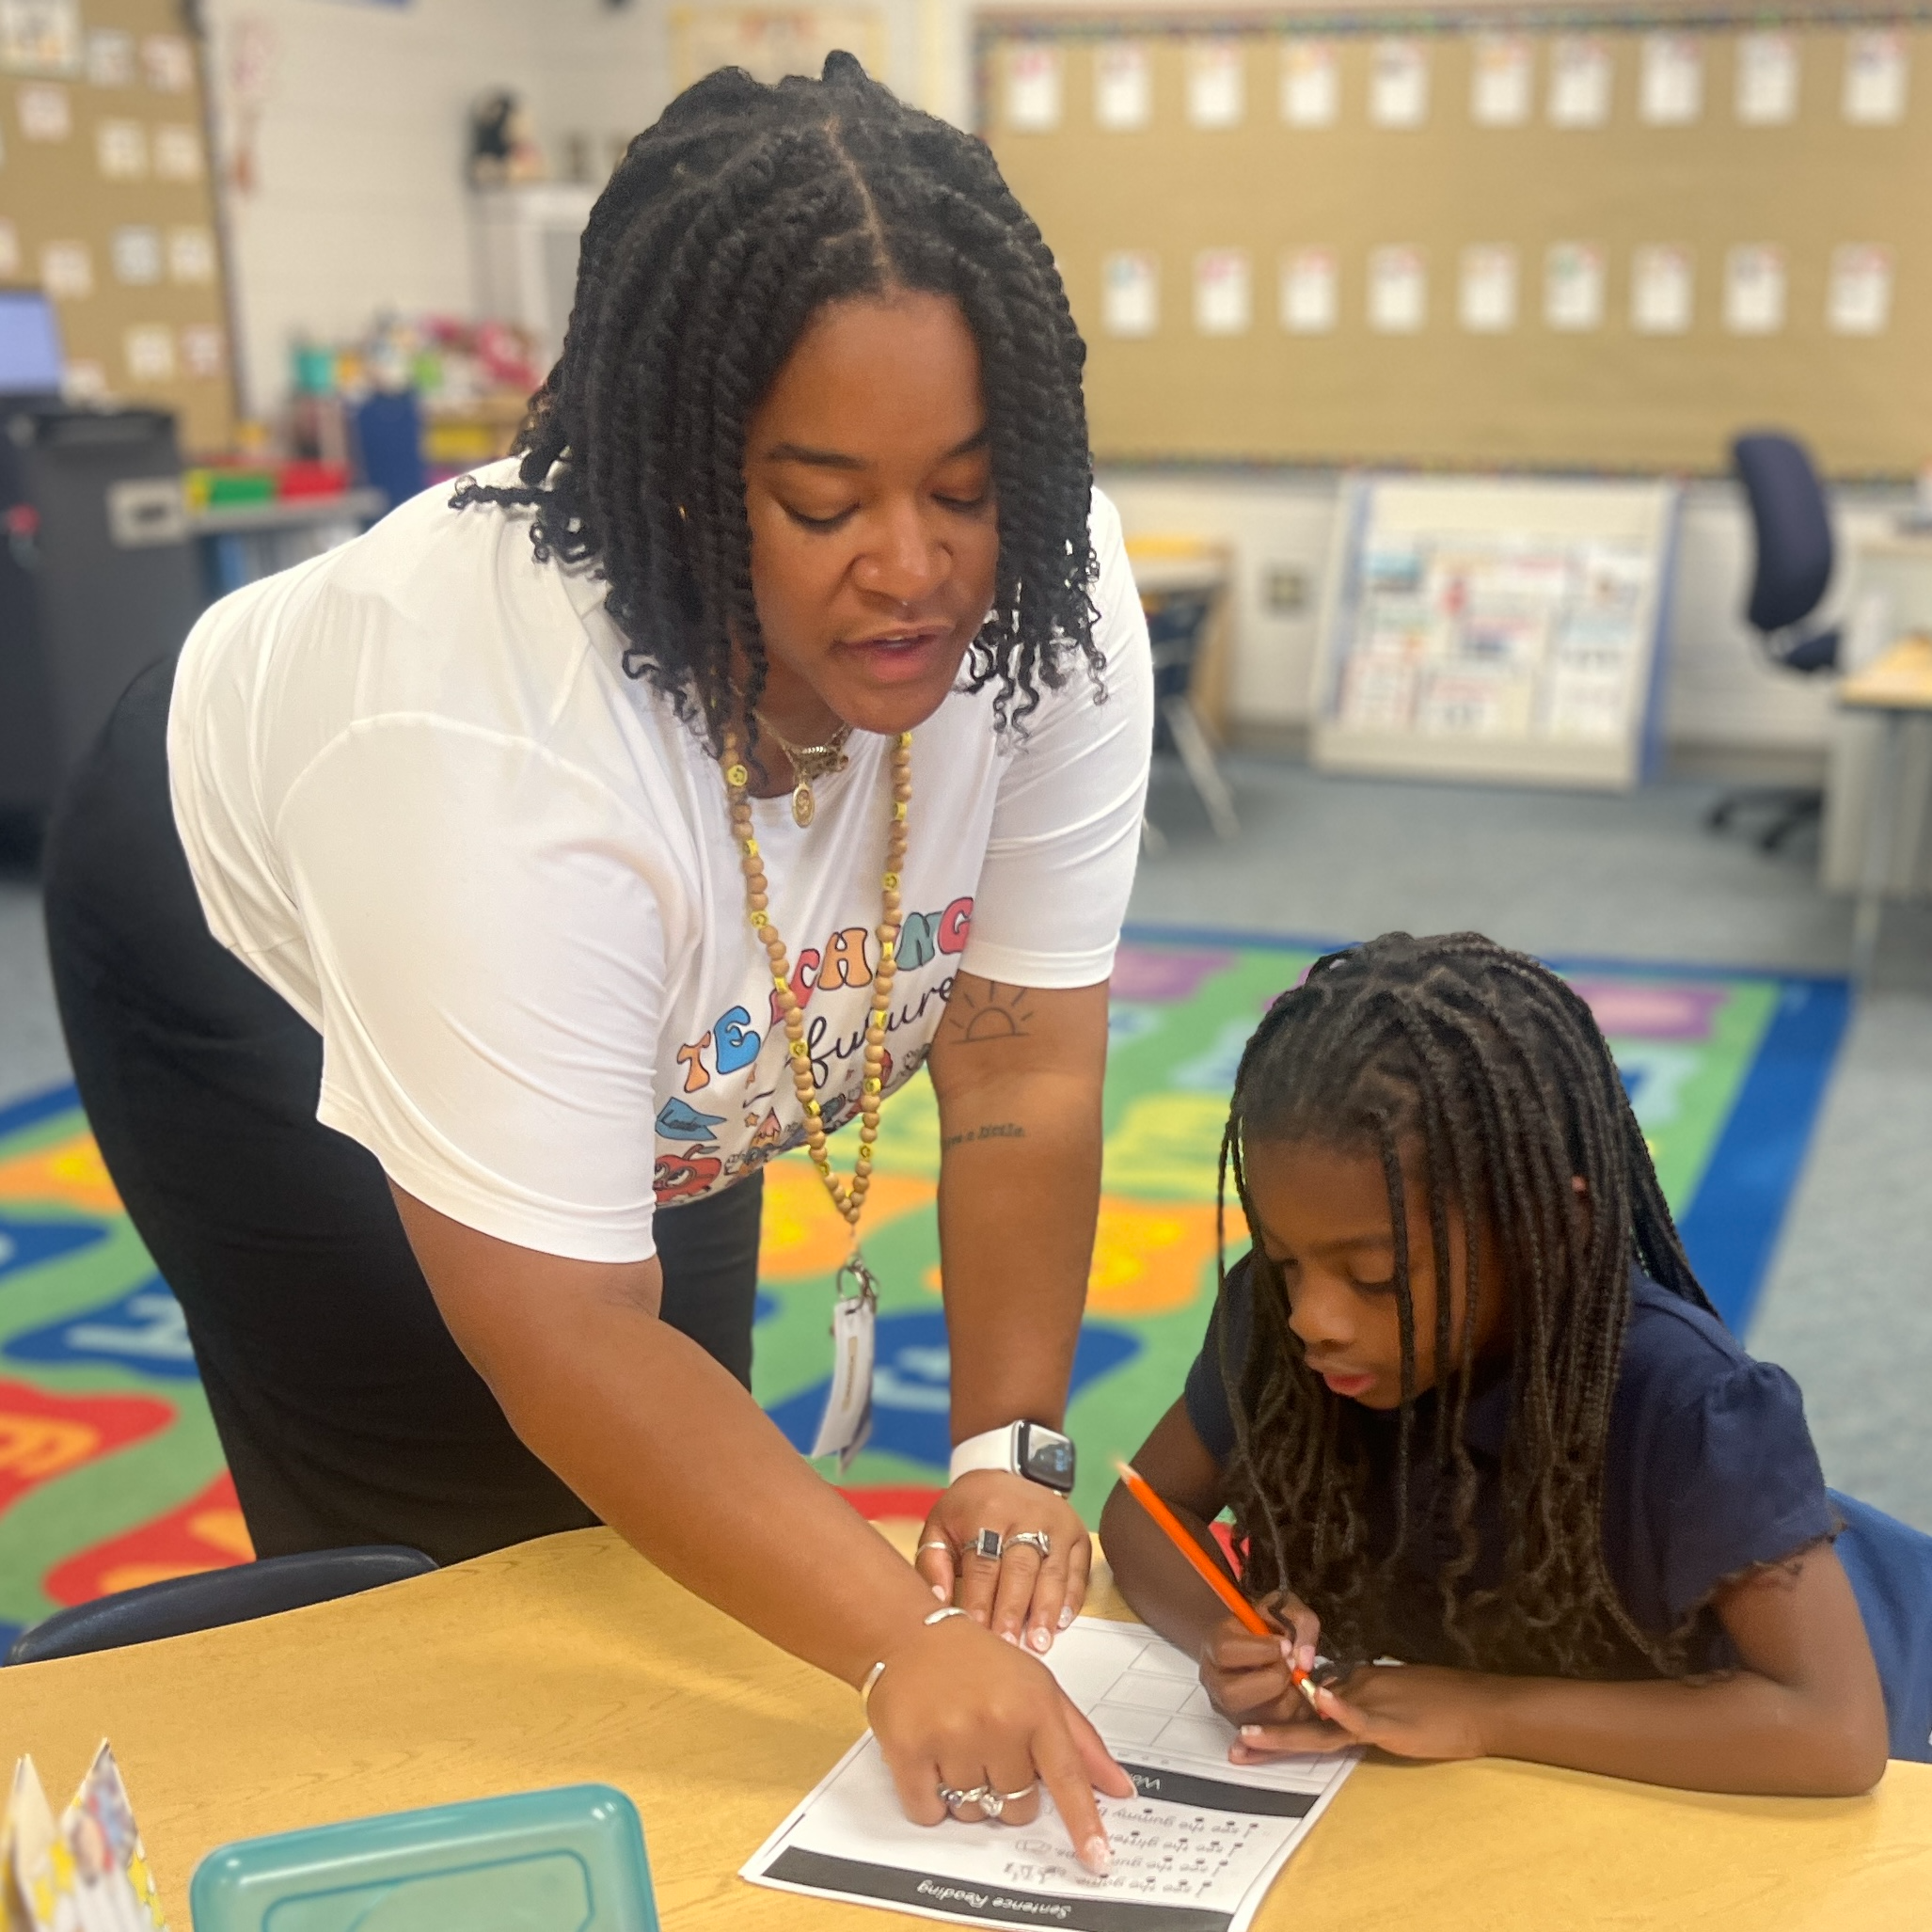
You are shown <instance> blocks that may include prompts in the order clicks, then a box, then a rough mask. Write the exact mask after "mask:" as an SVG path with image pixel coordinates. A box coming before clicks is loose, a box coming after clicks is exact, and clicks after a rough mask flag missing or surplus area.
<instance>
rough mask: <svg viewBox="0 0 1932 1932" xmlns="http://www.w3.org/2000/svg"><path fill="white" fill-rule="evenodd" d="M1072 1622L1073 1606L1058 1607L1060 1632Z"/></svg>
mask: <svg viewBox="0 0 1932 1932" xmlns="http://www.w3.org/2000/svg"><path fill="white" fill-rule="evenodd" d="M1072 1621H1073V1606H1072V1605H1071V1604H1063V1605H1062V1606H1061V1607H1060V1628H1061V1629H1062V1630H1064V1629H1066V1628H1067V1626H1068V1625H1069V1623H1072Z"/></svg>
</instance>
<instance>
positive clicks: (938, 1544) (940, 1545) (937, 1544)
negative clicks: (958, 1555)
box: [914, 1536, 953, 1557]
mask: <svg viewBox="0 0 1932 1932" xmlns="http://www.w3.org/2000/svg"><path fill="white" fill-rule="evenodd" d="M929 1549H942V1550H944V1551H945V1553H946V1554H947V1556H951V1555H952V1553H953V1545H952V1544H950V1543H948V1542H947V1541H946V1539H945V1538H944V1537H943V1536H941V1537H936V1538H935V1539H934V1540H933V1541H932V1542H931V1543H922V1544H920V1545H919V1547H918V1549H917V1551H916V1552H914V1554H915V1555H918V1556H922V1557H923V1556H924V1555H925V1554H926V1551H927V1550H929Z"/></svg>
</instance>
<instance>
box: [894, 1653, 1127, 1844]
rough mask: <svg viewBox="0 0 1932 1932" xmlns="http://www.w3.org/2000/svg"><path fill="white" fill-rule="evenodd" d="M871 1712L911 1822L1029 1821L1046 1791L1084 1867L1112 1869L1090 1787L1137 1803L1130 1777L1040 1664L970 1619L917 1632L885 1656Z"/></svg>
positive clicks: (1099, 1816) (1105, 1838)
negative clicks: (1133, 1799)
mask: <svg viewBox="0 0 1932 1932" xmlns="http://www.w3.org/2000/svg"><path fill="white" fill-rule="evenodd" d="M867 1715H868V1716H869V1718H870V1719H871V1723H872V1733H873V1735H874V1736H875V1737H877V1738H878V1739H879V1750H881V1751H882V1752H883V1753H884V1754H885V1761H886V1764H887V1765H888V1766H890V1767H891V1770H892V1774H893V1781H894V1782H895V1784H896V1785H897V1787H898V1793H899V1802H900V1803H901V1804H902V1805H903V1806H904V1807H905V1809H906V1815H907V1816H908V1817H909V1818H911V1820H912V1821H913V1822H914V1823H915V1824H919V1825H937V1824H939V1823H940V1822H941V1820H942V1819H943V1818H946V1817H948V1816H951V1817H956V1818H958V1819H961V1820H962V1821H964V1822H967V1823H973V1822H974V1821H976V1820H978V1819H982V1818H989V1817H990V1818H994V1819H997V1820H998V1821H999V1822H1000V1823H1002V1824H1006V1825H1030V1824H1031V1823H1032V1822H1033V1821H1034V1819H1035V1818H1037V1816H1038V1815H1039V1804H1040V1792H1041V1790H1042V1788H1044V1789H1045V1790H1046V1791H1047V1792H1048V1793H1049V1794H1050V1795H1051V1796H1052V1797H1053V1804H1054V1806H1055V1808H1056V1809H1057V1810H1058V1812H1059V1813H1060V1817H1061V1819H1062V1821H1063V1822H1064V1823H1065V1825H1066V1827H1067V1831H1068V1835H1069V1837H1070V1838H1071V1840H1072V1842H1073V1849H1074V1852H1075V1853H1076V1854H1077V1856H1078V1857H1079V1859H1080V1861H1081V1862H1082V1863H1083V1864H1085V1865H1086V1866H1087V1867H1088V1868H1089V1869H1090V1870H1092V1871H1095V1872H1104V1871H1105V1870H1106V1869H1107V1863H1108V1859H1109V1851H1108V1846H1107V1834H1106V1830H1105V1828H1104V1827H1103V1826H1102V1825H1101V1813H1100V1808H1099V1806H1098V1805H1097V1804H1096V1803H1095V1801H1094V1791H1095V1789H1096V1787H1098V1788H1099V1789H1100V1790H1101V1791H1103V1792H1105V1793H1106V1794H1107V1796H1108V1797H1132V1796H1133V1791H1134V1787H1133V1781H1132V1779H1131V1778H1129V1777H1128V1775H1127V1773H1126V1772H1125V1771H1123V1770H1122V1769H1121V1768H1120V1766H1118V1765H1116V1763H1115V1762H1114V1760H1113V1758H1112V1757H1111V1756H1110V1755H1109V1754H1108V1751H1107V1747H1106V1746H1105V1745H1104V1744H1102V1743H1101V1737H1100V1734H1099V1733H1098V1732H1097V1731H1096V1730H1095V1729H1094V1727H1093V1726H1092V1725H1091V1724H1090V1723H1089V1722H1088V1721H1087V1719H1086V1718H1085V1715H1084V1714H1083V1713H1082V1712H1081V1711H1080V1710H1079V1709H1078V1708H1076V1706H1075V1705H1074V1704H1073V1702H1072V1701H1071V1700H1070V1699H1069V1697H1068V1695H1067V1693H1066V1692H1065V1691H1064V1690H1062V1689H1061V1688H1060V1687H1059V1685H1058V1684H1057V1683H1056V1682H1055V1681H1054V1679H1053V1673H1052V1672H1051V1671H1048V1669H1047V1668H1046V1666H1045V1665H1044V1664H1042V1663H1040V1662H1038V1661H1037V1659H1036V1658H1033V1657H1030V1656H1027V1655H1023V1654H1022V1653H1021V1652H1020V1651H1019V1650H1018V1649H1016V1648H1014V1647H1012V1646H1010V1645H1008V1644H1005V1643H999V1642H995V1641H994V1639H992V1637H991V1636H990V1635H989V1634H988V1632H987V1631H985V1630H984V1629H982V1628H981V1627H980V1626H979V1625H978V1624H977V1623H974V1622H973V1620H972V1619H971V1618H968V1617H949V1618H947V1619H946V1620H945V1621H944V1622H943V1623H931V1624H925V1625H922V1626H920V1628H919V1629H918V1630H917V1631H915V1632H914V1634H912V1635H911V1636H910V1637H908V1638H907V1639H905V1641H904V1642H902V1643H901V1644H899V1645H898V1646H897V1647H896V1648H895V1649H893V1650H891V1651H888V1652H887V1653H886V1656H885V1668H884V1670H883V1671H880V1672H879V1683H878V1687H877V1688H876V1689H875V1690H874V1691H873V1693H872V1702H871V1704H870V1706H869V1709H868V1713H867ZM949 1797H950V1799H951V1801H950V1802H949V1801H948V1799H949ZM987 1797H990V1800H991V1801H990V1803H989V1802H985V1801H984V1800H985V1799H986V1798H987Z"/></svg>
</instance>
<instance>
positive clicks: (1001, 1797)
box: [993, 1779, 1039, 1818]
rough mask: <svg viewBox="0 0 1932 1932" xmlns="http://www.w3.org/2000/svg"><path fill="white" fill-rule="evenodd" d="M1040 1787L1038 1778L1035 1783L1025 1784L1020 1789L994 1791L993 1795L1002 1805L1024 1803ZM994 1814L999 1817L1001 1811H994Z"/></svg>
mask: <svg viewBox="0 0 1932 1932" xmlns="http://www.w3.org/2000/svg"><path fill="white" fill-rule="evenodd" d="M1038 1789H1039V1782H1038V1780H1037V1779H1036V1780H1035V1781H1034V1782H1033V1783H1031V1784H1027V1785H1023V1786H1021V1789H1020V1790H1018V1791H996V1792H994V1793H993V1797H994V1799H995V1800H996V1801H997V1802H998V1803H1000V1804H1002V1805H1009V1804H1024V1803H1025V1802H1026V1800H1027V1799H1028V1798H1029V1797H1032V1796H1033V1794H1034V1793H1035V1792H1036V1791H1037V1790H1038ZM993 1816H994V1817H996V1818H997V1817H998V1816H999V1813H998V1812H995V1813H993Z"/></svg>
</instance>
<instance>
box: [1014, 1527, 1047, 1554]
mask: <svg viewBox="0 0 1932 1932" xmlns="http://www.w3.org/2000/svg"><path fill="white" fill-rule="evenodd" d="M1016 1543H1030V1544H1032V1545H1033V1546H1034V1548H1035V1549H1037V1551H1038V1552H1039V1560H1040V1561H1041V1562H1045V1561H1046V1560H1047V1559H1048V1558H1049V1557H1050V1556H1052V1555H1053V1538H1052V1537H1051V1536H1049V1535H1048V1534H1047V1532H1046V1531H1045V1530H1044V1529H1016V1530H1015V1531H1014V1532H1013V1534H1012V1535H1011V1536H1009V1537H1007V1539H1006V1547H1007V1548H1008V1549H1011V1548H1012V1547H1013V1545H1014V1544H1016Z"/></svg>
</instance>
